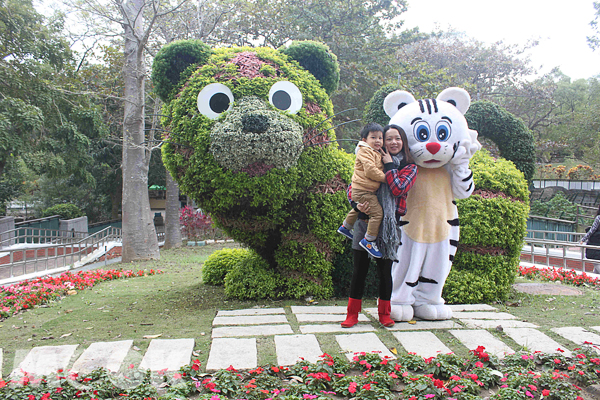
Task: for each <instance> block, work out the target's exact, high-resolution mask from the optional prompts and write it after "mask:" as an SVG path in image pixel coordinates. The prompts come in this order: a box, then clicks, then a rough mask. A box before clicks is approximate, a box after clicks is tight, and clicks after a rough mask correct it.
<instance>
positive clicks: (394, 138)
mask: <svg viewBox="0 0 600 400" xmlns="http://www.w3.org/2000/svg"><path fill="white" fill-rule="evenodd" d="M384 146H385V148H386V149H387V151H388V152H389V153H390V154H391V155H393V156H395V155H396V154H398V153H400V150H402V138H401V137H400V132H398V129H394V128H390V129H388V131H387V132H386V133H385V139H384Z"/></svg>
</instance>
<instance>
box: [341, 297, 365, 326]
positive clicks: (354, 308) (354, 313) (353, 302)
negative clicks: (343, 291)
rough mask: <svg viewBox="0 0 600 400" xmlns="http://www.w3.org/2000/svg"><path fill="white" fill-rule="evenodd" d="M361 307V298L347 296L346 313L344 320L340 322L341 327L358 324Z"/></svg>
mask: <svg viewBox="0 0 600 400" xmlns="http://www.w3.org/2000/svg"><path fill="white" fill-rule="evenodd" d="M361 308H362V299H353V298H352V297H349V298H348V313H347V315H346V320H345V321H344V322H342V328H352V327H353V326H354V325H356V324H358V313H359V312H360V310H361Z"/></svg>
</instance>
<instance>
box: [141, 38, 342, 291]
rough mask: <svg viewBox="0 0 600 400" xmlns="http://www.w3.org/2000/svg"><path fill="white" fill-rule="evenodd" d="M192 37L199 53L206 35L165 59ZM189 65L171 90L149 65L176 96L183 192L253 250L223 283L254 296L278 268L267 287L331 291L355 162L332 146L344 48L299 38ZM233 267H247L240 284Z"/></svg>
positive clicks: (176, 151)
mask: <svg viewBox="0 0 600 400" xmlns="http://www.w3.org/2000/svg"><path fill="white" fill-rule="evenodd" d="M195 45H197V46H199V48H200V50H198V52H200V53H202V50H201V48H202V47H203V45H202V44H200V43H198V42H175V43H172V44H170V45H167V46H165V47H164V48H163V49H161V50H160V52H159V54H158V55H157V59H159V60H161V63H163V64H164V63H167V64H169V63H173V62H174V61H172V60H171V59H172V58H175V59H177V57H178V53H177V49H179V48H185V49H189V47H190V46H195ZM186 51H187V50H186ZM192 63H193V65H194V66H193V67H191V68H190V67H188V68H185V67H184V66H183V65H182V66H179V67H178V68H179V70H180V71H183V73H182V75H181V77H182V80H180V81H179V83H178V84H177V85H175V87H174V89H169V83H168V82H172V80H165V79H164V76H163V75H164V74H160V73H155V72H153V74H152V76H153V80H154V84H155V90H156V91H157V92H162V93H171V95H170V97H169V98H170V99H172V100H171V101H170V102H169V103H167V104H166V106H165V109H164V113H165V114H167V115H168V116H169V117H168V118H165V119H164V120H163V125H164V126H165V129H167V130H168V131H169V134H168V135H167V136H166V137H165V144H164V145H163V149H162V150H163V160H164V162H165V166H166V167H167V168H168V169H169V171H170V173H171V175H172V176H173V177H174V178H175V180H176V181H177V182H178V183H179V185H180V187H181V189H182V191H183V192H185V193H187V194H188V195H190V196H191V197H192V198H193V199H194V200H195V201H196V203H197V204H198V205H199V206H200V207H201V208H202V209H203V210H205V211H206V212H208V213H210V214H211V216H212V218H213V220H214V221H215V223H216V224H217V225H218V226H219V227H221V228H222V229H224V230H225V231H226V232H227V233H228V234H229V235H230V236H231V237H233V238H234V239H236V240H237V241H239V242H241V243H243V244H245V245H246V246H248V247H249V248H250V249H251V250H252V251H253V252H254V253H253V252H247V253H246V258H245V259H244V260H242V261H241V262H240V263H239V264H238V265H237V266H236V267H234V268H232V269H231V271H230V272H229V273H228V274H227V276H226V277H225V280H224V281H225V292H226V293H227V294H228V295H229V296H232V297H236V298H244V299H247V298H256V297H257V296H258V295H257V292H256V291H255V290H254V289H252V287H254V286H255V287H261V288H263V289H264V288H265V286H264V285H265V282H264V281H263V280H264V279H263V278H265V277H269V278H268V283H269V285H273V284H274V285H275V286H273V287H275V288H276V290H275V291H274V292H273V293H270V294H268V295H269V296H276V297H294V298H299V297H302V296H306V295H313V296H317V297H329V296H331V295H332V294H333V285H332V278H331V268H332V261H333V259H334V257H335V255H336V254H339V253H341V252H342V251H343V243H342V241H343V238H342V237H341V236H340V235H339V234H337V233H336V229H337V227H338V225H339V223H340V221H342V220H343V218H344V216H345V214H346V212H347V210H348V208H349V206H348V201H347V200H346V188H347V185H348V183H349V182H350V178H351V175H352V166H353V158H352V156H350V155H348V154H346V153H344V152H343V151H341V150H340V149H339V148H338V146H337V145H336V144H335V143H331V142H332V141H335V134H334V132H333V130H332V124H331V117H332V115H333V106H332V104H331V100H330V99H329V96H328V94H327V91H326V90H334V89H335V87H336V86H337V80H338V76H339V75H338V74H339V68H338V67H337V61H336V58H335V56H334V55H333V54H331V53H330V52H329V51H328V49H327V47H326V46H325V45H322V44H317V43H314V42H296V43H293V44H292V45H290V47H289V48H286V49H280V50H274V49H270V48H249V47H241V48H240V47H232V48H218V49H212V52H211V55H210V57H209V58H208V59H207V60H204V61H202V60H201V61H199V62H198V61H193V60H192ZM163 64H161V65H163ZM316 77H318V78H319V79H317V78H316ZM256 255H258V256H259V257H260V259H262V262H258V261H256V260H257V259H256ZM243 266H245V267H246V268H250V269H251V271H252V272H250V270H246V271H245V270H244V269H243ZM240 268H242V269H240ZM257 271H260V272H257ZM232 276H238V277H240V279H241V277H242V276H243V284H240V283H239V282H238V281H239V279H238V278H235V279H234V278H232ZM269 287H271V286H269ZM265 290H266V289H265ZM261 296H262V297H264V296H265V294H263V295H261Z"/></svg>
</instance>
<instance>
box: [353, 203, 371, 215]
mask: <svg viewBox="0 0 600 400" xmlns="http://www.w3.org/2000/svg"><path fill="white" fill-rule="evenodd" d="M356 208H358V211H360V212H362V213H365V214H367V215H369V211H371V207H370V206H369V202H368V201H365V202H364V203H358V204H357V205H356Z"/></svg>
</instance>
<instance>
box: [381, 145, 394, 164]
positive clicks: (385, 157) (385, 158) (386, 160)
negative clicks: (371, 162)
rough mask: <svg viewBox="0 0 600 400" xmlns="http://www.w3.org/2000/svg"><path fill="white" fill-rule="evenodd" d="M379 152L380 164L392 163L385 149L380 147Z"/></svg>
mask: <svg viewBox="0 0 600 400" xmlns="http://www.w3.org/2000/svg"><path fill="white" fill-rule="evenodd" d="M379 152H380V153H381V162H383V163H384V164H387V163H391V162H392V161H394V160H392V156H391V155H390V153H388V151H387V150H386V149H385V147H382V148H381V150H379Z"/></svg>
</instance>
